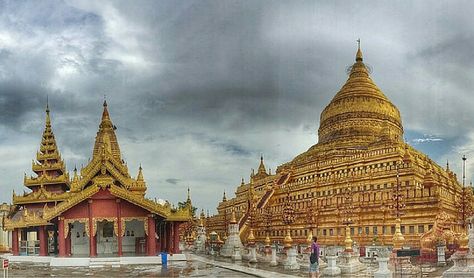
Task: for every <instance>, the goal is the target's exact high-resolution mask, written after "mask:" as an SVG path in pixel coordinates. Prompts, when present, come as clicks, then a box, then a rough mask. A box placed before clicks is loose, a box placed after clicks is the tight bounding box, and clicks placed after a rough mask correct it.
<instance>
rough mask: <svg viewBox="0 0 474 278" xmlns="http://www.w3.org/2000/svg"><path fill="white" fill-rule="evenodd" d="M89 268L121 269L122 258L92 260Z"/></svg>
mask: <svg viewBox="0 0 474 278" xmlns="http://www.w3.org/2000/svg"><path fill="white" fill-rule="evenodd" d="M89 267H92V268H98V267H120V258H119V257H109V258H107V257H105V258H91V259H90V262H89Z"/></svg>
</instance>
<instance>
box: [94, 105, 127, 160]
mask: <svg viewBox="0 0 474 278" xmlns="http://www.w3.org/2000/svg"><path fill="white" fill-rule="evenodd" d="M107 106H108V105H107V101H106V100H104V104H103V107H104V108H103V111H102V119H101V121H100V124H99V130H98V131H97V135H96V137H95V144H94V150H93V153H92V156H93V157H96V156H100V155H101V153H102V152H103V151H104V150H105V152H107V153H109V155H112V157H114V158H116V159H117V160H118V161H120V162H121V161H122V160H121V155H120V147H119V144H118V141H117V136H116V135H115V129H116V127H115V126H114V124H113V123H112V120H111V119H110V115H109V110H108V108H107Z"/></svg>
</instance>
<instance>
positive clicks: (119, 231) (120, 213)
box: [116, 199, 125, 256]
mask: <svg viewBox="0 0 474 278" xmlns="http://www.w3.org/2000/svg"><path fill="white" fill-rule="evenodd" d="M116 202H117V221H118V223H117V224H118V235H117V244H118V255H119V256H122V254H123V253H122V229H123V228H125V227H122V220H121V219H122V211H121V209H120V199H117V200H116Z"/></svg>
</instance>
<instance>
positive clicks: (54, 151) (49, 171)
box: [24, 104, 69, 191]
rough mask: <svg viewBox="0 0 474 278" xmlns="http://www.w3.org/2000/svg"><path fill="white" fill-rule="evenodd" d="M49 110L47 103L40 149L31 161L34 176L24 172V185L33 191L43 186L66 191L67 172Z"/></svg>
mask: <svg viewBox="0 0 474 278" xmlns="http://www.w3.org/2000/svg"><path fill="white" fill-rule="evenodd" d="M49 112H50V111H49V105H48V104H47V105H46V121H45V122H46V124H45V128H44V131H43V136H42V137H41V144H40V149H39V151H38V152H37V153H36V161H34V160H33V162H32V169H33V172H34V173H35V174H36V176H35V177H33V176H31V177H27V176H26V174H25V178H24V185H25V186H26V187H28V188H30V189H32V190H33V191H36V190H39V189H40V188H41V187H43V186H46V187H47V188H46V190H49V187H52V186H55V187H59V188H60V190H62V191H66V190H67V189H68V188H69V174H68V173H67V171H66V166H65V164H64V160H62V158H61V155H60V153H59V150H58V147H57V145H56V138H55V137H54V133H53V129H52V126H51V117H50V115H49ZM54 191H58V188H55V189H54Z"/></svg>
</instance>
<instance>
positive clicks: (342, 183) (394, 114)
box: [206, 55, 474, 248]
mask: <svg viewBox="0 0 474 278" xmlns="http://www.w3.org/2000/svg"><path fill="white" fill-rule="evenodd" d="M318 132H319V142H318V143H317V144H314V145H313V146H311V147H310V148H309V149H308V150H307V151H305V152H303V153H301V154H299V155H297V156H296V157H295V158H294V159H293V160H291V161H289V162H287V163H284V164H282V165H280V166H278V168H277V170H276V172H275V174H270V173H268V175H267V176H266V177H264V178H261V179H258V178H256V176H257V175H256V174H255V171H251V173H250V182H249V183H247V184H245V183H240V179H239V181H238V184H237V183H236V194H235V195H236V196H235V197H234V198H229V196H227V198H226V199H225V200H223V201H222V202H220V203H219V205H218V207H217V211H218V214H217V215H215V216H212V217H210V218H209V219H207V221H206V222H207V223H209V224H208V227H207V229H208V230H210V231H216V232H217V233H218V234H224V233H225V231H226V230H227V229H226V226H227V224H228V222H229V218H230V217H229V214H230V213H231V212H232V210H234V209H235V211H236V214H237V217H238V218H237V222H238V223H239V228H240V231H243V232H241V233H240V236H241V239H242V240H244V239H245V238H246V235H247V232H246V231H248V230H249V228H248V225H247V224H246V223H247V221H246V219H247V218H246V217H247V215H248V214H247V213H246V211H247V210H248V209H249V202H248V196H249V194H250V192H249V191H250V189H251V188H252V189H253V191H254V192H255V193H256V195H257V196H256V197H257V204H259V205H258V206H257V209H266V208H268V209H269V211H270V212H271V214H273V215H274V217H273V219H272V221H271V231H270V232H271V236H272V240H275V241H280V242H282V241H283V239H284V238H285V236H287V235H288V229H287V225H286V224H285V223H284V222H283V221H281V220H282V219H284V217H283V216H284V214H285V213H284V211H285V197H286V192H287V189H288V188H291V193H290V195H291V196H290V202H291V204H292V205H294V206H295V209H296V211H298V212H305V211H306V209H307V207H308V206H309V205H308V201H309V200H311V199H314V200H315V208H314V209H313V210H314V211H315V213H317V217H315V219H314V222H313V223H312V224H313V225H314V227H316V226H317V229H316V230H313V232H314V231H316V233H315V234H314V235H315V236H318V237H319V242H320V244H323V245H341V244H342V243H343V241H344V232H345V230H346V225H344V224H343V220H344V214H343V213H341V211H340V207H341V205H342V204H343V200H344V190H345V189H346V188H348V187H350V189H351V194H352V197H353V208H354V209H353V211H352V212H353V215H352V216H351V220H352V223H353V224H351V225H350V226H349V229H350V234H351V238H352V240H354V241H355V242H357V243H358V244H359V245H361V246H363V245H368V244H372V242H374V239H378V240H380V241H381V242H382V243H383V244H385V245H391V244H395V245H397V244H398V245H400V243H403V245H406V246H411V247H414V248H416V247H419V246H420V244H421V245H422V246H424V245H425V243H423V242H421V243H420V238H421V236H422V235H423V234H424V233H426V232H427V231H428V229H429V228H430V227H431V226H432V225H433V227H435V226H436V227H438V226H439V225H438V224H434V222H435V219H436V217H437V216H439V215H441V213H442V212H443V213H445V214H446V215H447V216H449V218H450V219H458V212H459V211H460V208H459V207H458V206H457V205H456V204H459V203H461V197H462V186H461V185H460V184H459V181H458V180H457V178H456V175H455V174H454V173H453V172H452V171H450V170H449V167H446V168H443V167H441V166H440V165H438V164H436V163H435V162H434V161H432V160H431V159H430V158H429V157H428V156H427V155H425V154H423V153H422V152H420V151H418V150H416V149H414V148H413V147H412V146H410V145H409V144H407V143H405V142H403V140H402V139H403V125H402V121H401V116H400V113H399V111H398V109H397V108H396V107H395V106H394V105H393V104H392V103H391V102H390V100H389V99H388V98H387V97H386V96H385V95H384V94H383V93H382V91H381V90H380V89H379V88H378V87H377V86H376V85H375V84H374V82H373V81H372V79H371V78H370V76H369V71H368V69H367V67H366V66H365V65H364V63H363V59H362V56H361V55H359V57H358V60H357V61H356V62H355V64H354V65H353V66H352V67H351V69H350V75H349V77H348V79H347V81H346V83H345V84H344V85H343V86H342V88H341V89H340V91H339V92H338V93H337V94H336V95H335V96H334V98H333V99H332V101H331V102H330V103H329V104H328V106H327V107H326V108H325V109H324V111H322V113H321V120H320V127H319V131H318ZM256 165H258V164H256ZM397 167H399V168H398V170H399V171H397ZM397 172H399V178H398V179H397ZM288 173H290V174H288ZM285 180H286V181H285ZM236 181H237V180H236ZM250 184H252V186H250ZM395 185H398V186H399V187H400V188H399V189H400V190H399V193H400V194H402V195H403V198H404V203H405V205H406V208H405V209H404V211H405V215H404V216H403V217H400V218H399V217H397V216H396V215H394V214H393V213H392V210H393V208H389V207H388V206H387V205H388V204H390V203H391V199H392V198H391V196H392V193H393V189H394V187H396V186H395ZM269 188H272V189H273V190H274V192H271V191H269V190H268V189H269ZM465 198H466V203H473V202H474V197H473V196H471V195H469V196H467V195H466V197H465ZM260 204H261V205H260ZM307 219H308V217H307V215H305V214H304V213H297V214H296V216H295V221H294V223H293V224H290V225H289V230H290V232H291V233H290V236H291V237H292V238H293V239H294V240H295V241H297V242H304V241H305V240H306V236H307V235H308V234H310V232H311V231H310V229H311V228H312V227H311V225H308V224H307V222H308V220H307ZM397 219H398V220H397ZM405 221H406V222H405ZM450 223H451V225H452V226H454V227H453V228H452V229H451V231H452V232H455V233H454V234H455V235H456V236H457V237H461V235H459V233H460V232H461V230H463V229H464V227H463V226H462V224H461V223H460V221H451V222H450ZM246 227H247V228H246ZM392 227H393V231H392ZM253 228H254V231H255V233H254V235H255V237H256V241H260V242H263V241H264V240H265V238H266V236H267V233H266V232H265V230H266V223H265V221H264V220H259V221H258V223H257V224H256V225H255V227H253ZM402 230H403V231H404V232H403V239H402V238H401V237H400V235H401V231H402ZM396 231H397V236H396V237H395V240H394V238H393V237H392V236H393V234H394V233H395V232H396ZM398 231H399V232H398ZM444 231H445V233H446V234H445V235H446V237H447V238H448V239H447V241H448V242H449V238H451V237H452V235H453V234H452V233H451V232H449V231H448V230H444ZM346 234H347V232H346ZM429 235H430V234H427V235H426V236H425V238H426V237H427V241H426V243H427V244H428V245H429V244H430V242H432V240H433V238H432V237H429ZM462 237H463V238H464V239H465V235H462ZM288 238H289V237H288ZM425 238H423V239H422V241H423V240H424V239H425Z"/></svg>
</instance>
